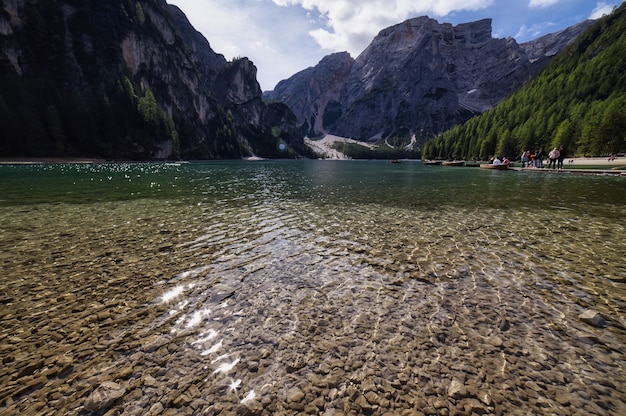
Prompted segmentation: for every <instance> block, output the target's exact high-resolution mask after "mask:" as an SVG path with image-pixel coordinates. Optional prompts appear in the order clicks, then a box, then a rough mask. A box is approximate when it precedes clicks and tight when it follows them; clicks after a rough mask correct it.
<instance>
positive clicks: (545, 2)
mask: <svg viewBox="0 0 626 416" xmlns="http://www.w3.org/2000/svg"><path fill="white" fill-rule="evenodd" d="M560 1H561V0H530V2H529V3H528V7H530V8H531V9H534V8H537V9H545V8H546V7H550V6H554V5H555V4H557V3H558V2H560Z"/></svg>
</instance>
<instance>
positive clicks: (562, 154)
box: [557, 145, 567, 169]
mask: <svg viewBox="0 0 626 416" xmlns="http://www.w3.org/2000/svg"><path fill="white" fill-rule="evenodd" d="M566 156H567V150H565V147H564V146H563V145H561V147H560V148H559V157H558V158H557V160H558V163H557V169H563V161H564V160H565V157H566Z"/></svg>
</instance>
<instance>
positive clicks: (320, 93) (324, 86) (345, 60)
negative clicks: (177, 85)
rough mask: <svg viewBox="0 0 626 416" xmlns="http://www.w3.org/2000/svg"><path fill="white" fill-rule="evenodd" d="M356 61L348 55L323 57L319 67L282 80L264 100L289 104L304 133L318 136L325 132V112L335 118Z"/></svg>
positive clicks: (344, 53)
mask: <svg viewBox="0 0 626 416" xmlns="http://www.w3.org/2000/svg"><path fill="white" fill-rule="evenodd" d="M353 64H354V59H352V57H351V56H350V54H349V53H347V52H340V53H335V54H332V55H328V56H326V57H324V59H322V60H321V61H320V63H319V64H318V65H316V66H315V67H311V68H308V69H305V70H304V71H301V72H299V73H297V74H295V75H294V76H293V77H291V78H289V79H288V80H285V81H281V82H279V83H278V85H276V88H275V89H274V91H272V92H268V93H265V95H264V98H265V99H272V100H278V101H282V102H285V103H288V105H289V107H290V108H291V109H292V110H293V111H294V113H295V114H296V117H297V118H298V123H299V124H300V125H301V126H302V133H303V134H308V135H315V132H320V131H323V130H324V111H326V113H327V114H326V117H332V108H334V107H335V106H336V107H340V104H339V102H338V100H339V99H340V97H339V92H340V91H341V89H342V88H343V86H344V84H345V82H346V79H347V77H348V75H350V70H351V69H352V65H353Z"/></svg>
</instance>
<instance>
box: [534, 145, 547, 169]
mask: <svg viewBox="0 0 626 416" xmlns="http://www.w3.org/2000/svg"><path fill="white" fill-rule="evenodd" d="M545 157H546V152H544V151H543V147H540V148H539V153H538V154H537V156H536V157H535V167H537V168H541V169H543V159H544V158H545Z"/></svg>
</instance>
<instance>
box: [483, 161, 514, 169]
mask: <svg viewBox="0 0 626 416" xmlns="http://www.w3.org/2000/svg"><path fill="white" fill-rule="evenodd" d="M509 166H510V165H508V164H507V165H494V164H492V163H481V164H480V168H481V169H494V170H509Z"/></svg>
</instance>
